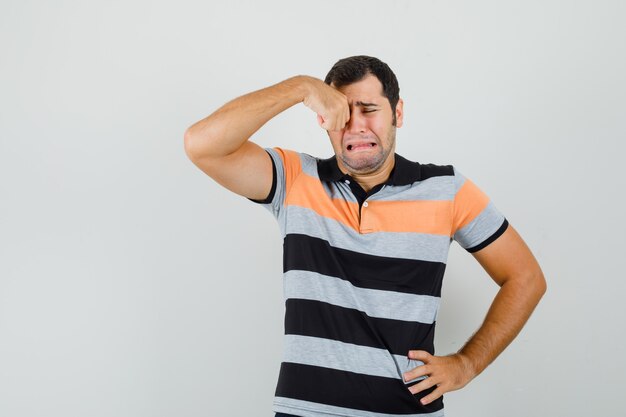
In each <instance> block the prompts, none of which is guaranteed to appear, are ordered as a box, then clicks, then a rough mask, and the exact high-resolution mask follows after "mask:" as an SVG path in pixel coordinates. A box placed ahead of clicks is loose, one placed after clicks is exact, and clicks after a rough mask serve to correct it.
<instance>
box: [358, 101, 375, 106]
mask: <svg viewBox="0 0 626 417" xmlns="http://www.w3.org/2000/svg"><path fill="white" fill-rule="evenodd" d="M354 105H355V106H358V107H378V104H376V103H366V102H364V101H356V102H355V103H354Z"/></svg>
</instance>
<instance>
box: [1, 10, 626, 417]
mask: <svg viewBox="0 0 626 417" xmlns="http://www.w3.org/2000/svg"><path fill="white" fill-rule="evenodd" d="M625 17H626V3H624V2H623V1H621V0H616V1H566V0H541V1H535V0H531V1H529V0H525V1H495V0H494V1H483V0H478V1H460V0H458V1H433V0H429V1H426V0H422V1H371V0H360V1H341V2H339V1H329V0H324V1H315V2H312V1H308V2H305V1H245V2H244V1H240V2H237V1H231V2H224V1H222V2H212V1H208V0H207V1H185V0H181V1H177V2H163V1H130V2H129V1H123V2H122V1H91V2H80V1H55V2H45V1H17V0H8V1H7V0H3V1H2V2H1V3H0V141H1V142H0V415H1V416H7V417H18V416H19V417H26V416H44V415H45V416H64V417H69V416H90V417H97V416H131V417H135V416H136V417H143V416H146V417H148V416H150V417H152V416H174V415H176V416H241V417H249V416H268V417H270V416H273V413H272V412H271V403H272V397H273V393H274V388H275V382H276V377H277V374H278V367H279V363H280V358H281V353H282V352H281V351H282V339H281V335H282V315H283V311H284V310H283V309H284V305H283V301H282V277H281V273H282V258H281V256H282V253H281V251H282V242H281V239H280V234H279V231H278V226H277V224H276V222H275V220H274V219H273V217H272V216H271V215H270V214H269V212H267V211H265V210H264V209H263V208H261V207H259V206H256V205H255V204H253V203H251V202H249V201H247V200H246V199H244V198H243V197H239V196H237V195H235V194H231V193H229V192H228V191H226V190H224V189H222V188H220V187H219V186H218V185H217V184H216V183H215V182H213V180H211V179H210V178H209V177H207V176H205V175H204V174H203V173H202V172H201V171H199V170H198V169H197V168H196V167H195V166H194V165H193V164H192V163H191V162H190V161H189V160H188V159H187V157H186V155H185V153H184V149H183V133H184V130H185V129H186V128H187V127H188V126H189V125H191V124H192V123H194V122H195V121H197V120H199V119H201V118H203V117H205V116H206V115H208V114H209V113H211V112H212V111H214V110H215V109H217V108H218V107H219V106H220V105H222V104H223V103H225V102H226V101H228V100H230V99H232V98H234V97H236V96H239V95H241V94H244V93H246V92H249V91H252V90H255V89H259V88H262V87H265V86H267V85H270V84H273V83H276V82H278V81H280V80H282V79H284V78H287V77H289V76H292V75H296V74H308V75H313V76H317V77H320V78H323V77H324V76H325V74H326V72H327V71H328V69H329V68H330V67H331V66H332V64H333V63H334V62H335V61H336V60H337V59H339V58H342V57H345V56H349V55H355V54H367V55H373V56H377V57H379V58H381V59H382V60H383V61H385V62H387V63H388V64H389V65H390V66H391V67H392V68H393V69H394V71H395V72H396V74H397V76H398V79H399V81H400V89H401V90H400V93H401V96H402V97H403V98H404V100H405V125H404V127H402V128H401V129H399V130H398V147H397V152H398V153H400V154H401V155H403V156H405V157H407V158H409V159H412V160H417V161H420V162H424V163H426V162H432V163H440V164H454V165H456V166H457V167H459V169H460V170H461V172H463V173H464V174H465V175H466V176H468V177H469V178H471V179H472V180H473V181H474V182H475V183H477V184H478V185H479V186H480V187H481V188H482V189H483V190H484V191H485V192H486V193H487V194H488V195H489V196H490V197H491V198H492V200H493V201H494V202H495V204H496V205H497V207H498V208H499V209H500V210H501V211H502V212H503V213H504V214H505V215H506V216H507V218H508V219H509V220H510V222H511V224H513V225H514V226H515V227H516V228H517V230H518V231H519V232H520V233H521V234H522V236H523V237H524V239H525V240H526V241H527V243H528V244H529V246H530V247H531V249H532V250H533V252H534V253H535V255H536V257H537V258H538V260H539V262H540V264H541V266H542V268H543V270H544V273H545V275H546V278H547V280H548V292H547V294H546V296H545V297H544V299H543V300H542V303H541V304H540V306H539V307H538V309H537V310H536V311H535V314H534V315H533V317H532V318H531V320H530V321H529V322H528V324H527V326H526V328H525V329H524V330H523V332H522V333H521V334H520V336H519V337H518V338H517V339H516V340H515V341H514V342H513V344H512V345H511V346H510V348H509V349H508V350H506V351H505V352H504V353H503V354H502V355H501V356H500V357H499V358H498V359H497V360H496V362H495V363H494V364H493V365H492V366H491V367H490V368H488V369H487V370H486V371H485V372H484V373H483V374H481V375H480V376H479V377H478V378H477V379H475V380H474V381H473V382H472V383H471V384H470V385H468V386H467V387H466V388H465V389H464V390H461V391H457V392H454V393H450V394H448V395H446V400H445V402H446V414H447V415H448V416H463V417H472V416H481V417H484V416H508V417H517V416H520V417H521V416H569V417H574V416H585V417H588V416H618V415H624V413H625V412H626V406H625V405H624V399H623V394H622V391H623V389H624V386H625V382H626V381H625V377H624V374H625V373H626V360H625V359H624V346H625V343H626V337H625V333H626V332H625V331H624V325H625V324H626V323H625V321H626V320H625V317H626V315H625V310H626V309H625V307H624V301H623V300H624V290H626V285H625V283H624V278H625V277H624V272H623V271H624V243H623V237H624V232H625V231H626V230H625V227H624V223H623V216H624V209H625V207H624V206H625V204H624V201H623V193H624V185H625V181H624V174H623V170H622V167H621V166H620V164H621V162H622V159H623V153H624V144H623V142H624V140H625V139H626V127H625V122H624V119H625V117H624V116H625V110H626V82H625V80H624V74H626V56H625V53H624V51H625V48H624V39H626V29H625V26H624V19H625ZM253 140H254V141H256V142H257V143H259V144H260V145H262V146H281V147H285V148H289V149H295V150H298V151H301V152H306V153H309V154H312V155H316V156H320V157H328V156H330V155H331V154H332V148H331V147H330V144H329V142H328V138H327V136H326V135H325V132H323V131H322V130H321V129H320V128H319V127H318V126H317V125H316V122H315V115H314V114H312V113H311V112H310V111H309V110H308V109H306V108H305V107H304V106H302V105H299V106H296V107H293V108H291V109H289V110H288V111H286V112H285V113H283V114H281V115H280V116H279V117H277V118H276V119H274V120H272V121H271V122H270V123H269V124H268V125H267V126H265V127H264V128H263V129H262V130H261V131H260V132H259V133H258V134H257V135H255V136H254V138H253ZM496 289H497V288H496V286H495V284H493V283H492V282H491V280H490V279H489V278H488V276H487V275H486V274H485V273H484V272H483V271H482V269H481V268H480V267H479V265H478V264H477V263H476V262H475V261H474V259H473V258H472V256H470V255H469V254H467V253H466V252H465V251H463V250H462V249H461V248H460V247H459V246H458V245H457V244H456V243H455V244H453V247H452V250H451V253H450V258H449V266H448V270H447V273H446V278H445V280H444V289H443V297H444V298H443V305H442V310H441V312H440V316H439V325H438V333H437V337H436V347H437V351H438V353H441V354H443V353H449V352H453V351H455V350H456V349H458V348H459V347H460V346H461V344H462V343H463V342H464V341H465V340H466V338H467V337H469V335H470V334H471V333H472V332H473V331H474V330H475V329H476V328H477V327H478V325H479V323H480V321H481V320H482V318H483V316H484V314H485V312H486V310H487V307H488V305H489V302H490V300H491V297H493V295H494V294H495V291H496Z"/></svg>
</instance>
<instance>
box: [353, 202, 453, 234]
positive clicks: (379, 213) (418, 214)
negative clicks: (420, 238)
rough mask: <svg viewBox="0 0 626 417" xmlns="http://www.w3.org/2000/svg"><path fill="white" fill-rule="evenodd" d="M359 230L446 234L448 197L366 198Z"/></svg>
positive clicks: (448, 217) (449, 227)
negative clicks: (393, 199) (408, 198)
mask: <svg viewBox="0 0 626 417" xmlns="http://www.w3.org/2000/svg"><path fill="white" fill-rule="evenodd" d="M361 213H362V217H363V221H362V222H361V231H365V230H369V229H371V231H373V232H404V233H429V234H435V235H444V236H450V231H451V229H452V224H451V214H452V201H449V200H448V201H446V200H414V201H376V200H374V201H370V202H369V205H368V206H367V207H363V208H362V209H361Z"/></svg>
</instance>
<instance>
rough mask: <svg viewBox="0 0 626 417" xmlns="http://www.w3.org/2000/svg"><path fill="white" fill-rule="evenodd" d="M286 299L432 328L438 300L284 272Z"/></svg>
mask: <svg viewBox="0 0 626 417" xmlns="http://www.w3.org/2000/svg"><path fill="white" fill-rule="evenodd" d="M284 285H285V287H284V288H285V299H289V298H297V299H302V300H316V301H322V302H325V303H329V304H332V305H336V306H339V307H345V308H352V309H355V310H359V311H361V312H363V313H365V314H367V315H368V316H370V317H379V318H385V319H393V320H403V321H413V322H419V323H424V324H432V323H434V322H435V320H436V319H437V311H438V310H439V302H440V298H439V297H433V296H430V295H417V294H407V293H402V292H396V291H384V290H373V289H369V288H359V287H355V286H354V285H352V284H351V283H350V282H348V281H345V280H342V279H340V278H335V277H331V276H328V275H322V274H319V273H316V272H310V271H300V270H291V271H287V272H285V281H284Z"/></svg>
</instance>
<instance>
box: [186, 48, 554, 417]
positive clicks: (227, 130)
mask: <svg viewBox="0 0 626 417" xmlns="http://www.w3.org/2000/svg"><path fill="white" fill-rule="evenodd" d="M297 103H304V105H306V106H307V107H309V108H311V109H312V110H313V111H314V112H315V113H317V115H318V123H319V124H320V126H321V127H322V128H324V129H326V130H327V131H328V136H329V138H330V142H331V145H332V147H333V151H334V153H335V156H333V157H332V158H328V159H319V158H314V157H312V156H310V155H307V154H304V153H298V152H295V151H291V150H285V149H281V148H266V149H263V148H261V147H259V146H258V145H256V144H254V143H253V142H250V141H249V140H248V139H249V138H250V137H251V136H252V135H253V134H254V132H256V131H257V130H258V129H259V128H260V127H261V126H263V125H264V124H265V123H266V122H267V121H268V120H270V119H271V118H273V117H274V116H276V115H277V114H279V113H281V112H282V111H284V110H285V109H287V108H289V107H291V106H293V105H295V104H297ZM403 116H404V114H403V102H402V100H401V99H400V98H399V88H398V82H397V80H396V77H395V75H394V74H393V72H392V71H391V69H390V68H389V67H388V66H387V65H386V64H385V63H383V62H381V61H380V60H378V59H376V58H372V57H367V56H354V57H349V58H345V59H342V60H340V61H338V62H337V63H336V64H335V65H334V66H333V68H332V69H331V70H330V72H329V73H328V75H327V77H326V80H325V82H322V81H321V80H318V79H315V78H313V77H308V76H296V77H293V78H290V79H288V80H285V81H283V82H280V83H278V84H276V85H273V86H271V87H268V88H265V89H262V90H259V91H256V92H253V93H250V94H247V95H245V96H242V97H239V98H237V99H235V100H233V101H231V102H229V103H227V104H225V105H224V106H223V107H221V108H220V109H218V110H217V111H216V112H214V113H213V114H211V115H210V116H208V117H207V118H205V119H203V120H200V121H199V122H197V123H195V124H194V125H193V126H191V127H190V128H189V129H188V130H187V132H186V133H185V150H186V152H187V154H188V156H189V158H190V159H191V160H192V161H193V162H194V164H196V165H197V166H198V167H199V168H200V169H201V170H202V171H204V172H205V173H206V174H208V175H209V176H211V177H212V178H213V179H214V180H216V181H217V182H218V183H220V184H221V185H223V186H224V187H226V188H228V189H229V190H231V191H233V192H235V193H237V194H240V195H242V196H245V197H247V198H248V199H250V200H252V201H255V202H256V203H259V204H262V205H264V207H266V208H267V209H268V210H270V211H271V212H272V213H273V215H274V216H275V217H276V219H277V220H278V223H279V226H280V228H281V232H282V235H283V238H284V272H285V274H284V279H285V300H286V312H285V314H286V317H285V346H286V349H285V356H284V358H283V362H282V365H281V371H280V376H279V381H278V385H277V388H276V397H275V401H274V411H276V412H277V413H278V414H277V415H294V416H302V417H323V416H325V417H327V416H328V415H337V416H353V417H357V416H363V417H376V416H380V417H382V416H389V415H403V416H411V415H420V416H424V415H428V416H442V415H443V400H442V395H443V394H444V393H445V392H449V391H453V390H456V389H459V388H462V387H463V386H465V385H466V384H467V383H468V382H470V381H471V380H472V379H473V378H474V377H476V376H477V375H478V374H479V373H481V372H482V371H483V370H484V369H485V368H486V367H487V366H488V365H489V364H490V363H491V362H492V361H493V360H494V359H495V358H496V357H497V356H498V354H500V352H502V350H504V348H505V347H506V346H507V345H508V344H509V343H510V342H511V341H512V340H513V338H514V337H515V336H516V335H517V334H518V333H519V331H520V330H521V328H522V326H523V325H524V323H525V322H526V321H527V319H528V317H529V316H530V314H531V312H532V311H533V309H534V308H535V306H536V305H537V303H538V302H539V299H540V298H541V296H542V295H543V293H544V292H545V289H546V284H545V280H544V277H543V274H542V272H541V269H540V267H539V265H538V264H537V262H536V260H535V258H534V257H533V255H532V254H531V252H530V250H529V249H528V247H527V246H526V245H525V243H524V242H523V240H522V239H521V237H520V236H519V235H518V234H517V232H516V231H515V230H514V229H513V227H512V226H510V225H509V224H508V222H507V220H506V219H505V218H504V216H503V215H502V214H500V212H499V211H498V210H497V209H496V208H495V207H494V205H493V204H492V203H491V202H490V201H489V199H488V198H487V197H486V196H485V195H484V194H483V193H482V192H481V191H480V190H479V189H478V188H477V187H476V186H475V185H474V184H473V183H472V182H471V181H470V180H468V179H466V178H464V177H463V176H462V175H461V174H460V173H459V172H458V171H457V170H456V168H454V167H452V166H449V165H448V166H437V165H431V164H419V163H417V162H412V161H409V160H407V159H405V158H403V157H402V156H400V155H398V154H396V153H395V139H396V129H397V128H399V127H401V126H402V120H403ZM453 239H454V240H456V241H457V242H458V243H459V244H460V245H461V246H462V247H464V248H465V249H467V250H468V251H469V252H471V253H472V254H473V255H474V257H475V258H476V259H477V260H478V262H479V263H480V264H481V265H482V266H483V268H484V269H485V270H486V272H487V273H488V274H489V275H490V276H491V278H493V279H494V281H495V282H496V283H497V284H498V285H499V286H500V290H499V291H498V294H497V295H496V297H495V299H494V300H493V303H492V305H491V308H490V309H489V312H488V314H487V317H486V318H485V320H484V322H483V323H482V325H481V326H480V328H479V330H478V331H477V332H476V333H475V334H474V335H473V336H472V337H471V338H470V339H469V340H468V341H467V343H466V344H465V345H464V346H463V347H462V348H461V349H460V350H459V351H458V352H457V353H455V354H452V355H447V356H435V355H434V346H433V337H434V328H435V318H436V314H437V310H438V307H439V300H440V295H441V283H442V278H443V273H444V269H445V264H446V260H447V255H448V249H449V245H450V243H451V241H452V240H453Z"/></svg>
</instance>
